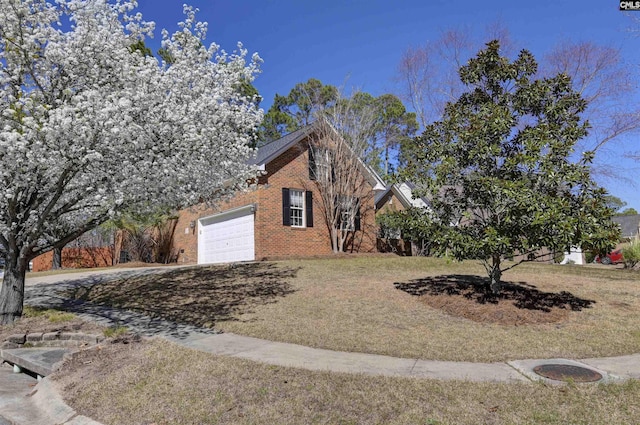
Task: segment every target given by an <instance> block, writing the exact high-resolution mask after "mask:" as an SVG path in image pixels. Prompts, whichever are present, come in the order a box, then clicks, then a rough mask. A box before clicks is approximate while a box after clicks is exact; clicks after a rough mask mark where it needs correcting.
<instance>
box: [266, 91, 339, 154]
mask: <svg viewBox="0 0 640 425" xmlns="http://www.w3.org/2000/svg"><path fill="white" fill-rule="evenodd" d="M337 99H338V89H337V88H336V87H334V86H332V85H324V84H322V82H321V81H320V80H316V79H315V78H310V79H309V80H308V81H307V82H306V83H298V84H296V85H295V87H294V88H293V89H291V91H290V92H289V94H288V95H287V96H280V95H279V94H276V96H275V98H274V100H273V105H271V108H269V110H268V111H267V113H266V114H265V116H264V121H263V123H262V128H261V133H262V134H261V136H262V139H263V143H267V142H270V141H273V140H277V139H279V138H280V137H282V136H284V135H285V134H287V133H290V132H292V131H296V130H298V129H299V128H302V127H304V126H305V125H307V124H310V123H311V121H312V120H313V115H314V113H315V112H316V111H318V110H320V109H322V108H327V107H330V106H331V105H333V104H334V103H335V102H336V100H337Z"/></svg>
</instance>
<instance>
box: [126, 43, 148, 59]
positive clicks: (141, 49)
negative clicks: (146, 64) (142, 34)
mask: <svg viewBox="0 0 640 425" xmlns="http://www.w3.org/2000/svg"><path fill="white" fill-rule="evenodd" d="M129 50H130V51H131V53H134V52H137V53H140V54H141V55H142V56H153V52H152V51H151V49H150V48H148V47H147V45H146V44H144V41H142V40H138V41H136V42H135V43H133V44H132V45H131V46H129Z"/></svg>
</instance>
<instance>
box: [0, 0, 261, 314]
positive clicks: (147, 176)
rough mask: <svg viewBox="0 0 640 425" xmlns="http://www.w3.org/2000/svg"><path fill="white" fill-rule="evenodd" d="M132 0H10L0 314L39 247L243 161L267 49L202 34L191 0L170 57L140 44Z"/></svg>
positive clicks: (0, 137) (0, 46) (241, 170)
mask: <svg viewBox="0 0 640 425" xmlns="http://www.w3.org/2000/svg"><path fill="white" fill-rule="evenodd" d="M136 6H137V5H136V3H135V1H129V0H120V1H107V0H56V1H55V3H48V2H47V1H46V0H0V108H1V113H0V246H1V248H2V249H3V250H4V252H5V254H4V255H5V257H6V266H5V275H4V281H3V282H2V287H1V290H0V324H6V323H11V322H13V321H14V320H16V319H17V318H19V317H20V316H21V314H22V308H23V302H24V297H23V295H24V278H25V272H26V270H27V267H28V263H29V261H30V260H31V259H33V258H34V257H36V256H38V255H40V254H42V253H44V252H47V251H49V250H52V249H54V248H56V247H62V246H64V245H65V244H66V243H68V242H69V241H71V240H73V239H75V238H77V237H78V236H80V235H81V234H83V233H84V232H86V231H88V230H90V229H92V228H94V227H96V226H97V225H99V224H100V223H102V222H104V221H106V220H108V219H110V218H113V217H117V216H118V215H119V213H120V212H121V211H125V210H126V211H129V212H131V211H134V212H139V213H143V212H145V211H147V210H153V209H154V207H155V206H157V205H158V204H161V205H163V206H165V207H168V206H171V207H181V206H186V205H190V204H195V203H197V202H201V201H203V200H215V199H217V198H219V197H221V196H224V195H225V194H228V193H230V192H231V191H234V190H236V189H237V188H238V187H239V186H241V185H243V184H245V182H246V181H247V179H248V178H251V177H252V176H254V175H255V170H254V169H253V168H251V167H250V166H248V165H246V159H247V158H248V157H249V156H250V155H252V153H253V151H252V149H251V148H250V145H251V144H252V142H253V140H252V137H253V134H255V129H256V128H257V125H258V124H259V123H260V121H261V118H262V112H261V111H260V110H258V109H257V107H256V104H257V102H256V99H253V98H248V97H247V96H246V95H243V94H242V93H243V92H244V93H246V91H243V90H242V87H244V86H245V85H246V84H247V83H250V82H251V81H252V80H253V77H254V75H255V74H256V72H257V71H258V63H259V61H260V58H259V57H258V56H257V55H254V56H253V57H251V58H249V57H247V52H246V50H244V49H243V48H242V46H241V45H239V46H238V51H236V52H234V53H233V54H227V53H225V52H224V51H222V50H220V49H219V47H218V46H217V45H215V44H211V45H209V46H207V45H205V43H204V38H205V34H206V30H207V25H206V23H202V22H198V21H197V20H196V18H195V12H196V10H194V9H192V8H190V7H187V6H185V9H184V11H185V20H184V22H182V23H181V24H180V28H181V29H180V30H179V31H178V32H176V33H175V34H173V35H171V36H170V35H169V34H168V33H167V32H166V31H163V33H162V37H163V41H162V47H163V49H164V52H165V53H168V54H169V55H170V57H171V61H170V62H171V63H165V62H158V60H157V59H156V58H154V57H153V56H149V55H145V54H143V53H144V52H143V49H136V48H135V47H134V46H135V45H138V46H139V45H140V43H139V42H140V41H143V40H144V38H145V37H148V36H150V35H152V34H151V33H152V31H153V29H154V27H153V23H147V22H145V21H143V19H142V16H141V15H140V14H139V13H136V10H135V8H136Z"/></svg>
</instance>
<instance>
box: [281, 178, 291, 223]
mask: <svg viewBox="0 0 640 425" xmlns="http://www.w3.org/2000/svg"><path fill="white" fill-rule="evenodd" d="M282 225H283V226H291V198H289V189H287V188H286V187H283V188H282Z"/></svg>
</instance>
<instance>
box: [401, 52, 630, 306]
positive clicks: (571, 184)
mask: <svg viewBox="0 0 640 425" xmlns="http://www.w3.org/2000/svg"><path fill="white" fill-rule="evenodd" d="M536 71H537V63H536V61H535V59H534V58H533V56H532V55H531V54H530V53H529V52H527V51H526V50H522V51H521V52H520V54H519V55H518V57H517V58H516V59H515V60H514V61H513V62H511V61H509V59H507V58H506V57H504V56H501V55H500V45H499V43H498V42H497V41H492V42H490V43H488V44H487V46H486V48H485V49H484V50H482V51H480V52H479V53H478V55H477V56H476V57H474V58H472V59H471V60H469V62H468V64H467V65H465V66H463V67H461V68H460V80H461V82H462V83H463V85H464V86H465V88H466V91H465V92H464V93H463V94H462V95H461V96H460V97H459V99H458V100H457V101H456V102H455V103H448V104H447V106H446V108H445V110H444V116H443V119H442V120H441V121H437V122H435V123H433V124H431V125H429V126H427V128H426V129H425V131H424V133H423V134H422V135H421V136H420V137H418V138H416V140H415V144H414V145H413V149H414V150H413V155H412V160H411V162H410V164H409V166H408V167H407V170H406V175H405V178H407V179H410V180H413V181H414V182H415V183H417V184H418V186H419V190H417V191H416V193H417V194H418V195H421V196H428V197H429V200H430V202H431V207H430V211H427V212H426V213H428V214H427V216H425V214H422V215H419V214H418V215H416V214H409V215H407V219H408V220H413V221H414V224H413V226H409V227H412V230H413V233H414V236H415V234H416V233H417V234H418V235H420V234H422V235H426V237H427V238H429V239H430V240H431V241H432V242H433V243H434V245H437V246H439V247H441V248H442V249H447V250H448V252H449V254H451V255H453V256H454V257H456V258H457V259H460V260H462V259H467V258H472V259H473V258H475V259H479V260H482V262H483V264H484V266H485V267H486V270H487V274H488V277H489V278H490V280H489V288H490V290H491V291H492V292H494V293H498V292H500V289H501V277H502V273H503V272H504V271H505V270H508V269H510V268H512V267H514V266H515V265H517V264H520V263H521V262H523V261H528V260H532V259H535V258H536V257H537V256H539V255H541V254H544V249H548V250H550V251H566V250H569V249H570V248H571V247H576V246H580V247H582V248H583V249H589V250H594V251H598V252H603V251H607V250H608V249H610V248H611V246H612V245H614V244H615V242H616V241H617V239H618V237H619V231H618V229H617V226H616V225H615V224H614V223H613V222H612V221H611V215H612V212H613V211H612V210H611V209H610V208H608V207H607V202H606V201H607V200H606V198H605V195H606V192H605V190H604V189H602V188H600V187H598V186H597V185H596V184H595V183H594V182H593V180H592V178H591V176H590V171H589V166H588V165H589V163H590V161H591V160H592V159H593V153H587V154H585V156H584V158H583V159H581V160H578V161H575V160H572V154H573V151H574V149H575V146H576V144H577V143H578V141H579V140H580V139H582V138H583V137H585V136H586V135H587V129H588V123H586V122H584V121H582V119H581V114H582V113H583V112H584V110H585V108H586V106H587V104H586V102H585V100H584V99H583V98H582V97H581V96H580V94H579V93H578V92H576V91H575V90H574V89H573V87H572V83H571V79H570V78H569V77H568V76H567V75H565V74H558V75H556V76H554V77H549V78H543V79H535V77H534V76H535V74H536ZM420 189H421V190H420ZM429 218H430V220H429ZM514 256H521V257H520V259H519V260H518V259H517V261H516V262H515V263H506V264H505V263H504V260H505V259H507V258H512V257H514Z"/></svg>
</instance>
